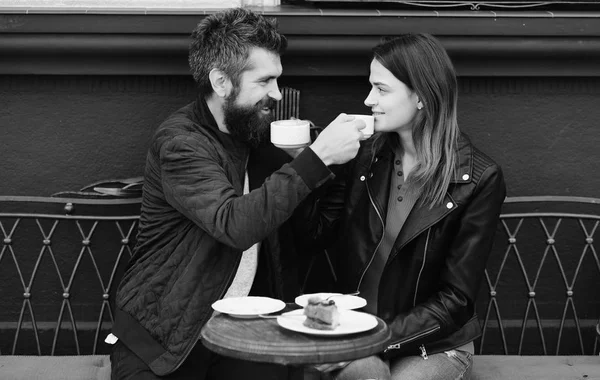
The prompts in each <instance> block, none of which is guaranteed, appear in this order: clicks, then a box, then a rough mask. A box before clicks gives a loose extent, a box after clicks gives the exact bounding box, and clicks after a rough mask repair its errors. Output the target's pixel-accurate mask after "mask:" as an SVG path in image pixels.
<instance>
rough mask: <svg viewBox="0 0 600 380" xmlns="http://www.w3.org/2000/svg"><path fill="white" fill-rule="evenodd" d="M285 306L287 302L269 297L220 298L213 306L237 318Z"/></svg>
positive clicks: (249, 316) (277, 309) (266, 312)
mask: <svg viewBox="0 0 600 380" xmlns="http://www.w3.org/2000/svg"><path fill="white" fill-rule="evenodd" d="M284 307H285V302H283V301H281V300H276V299H274V298H269V297H231V298H224V299H222V300H218V301H217V302H215V303H213V304H212V308H213V309H215V310H216V311H218V312H220V313H225V314H229V315H231V316H232V317H236V318H253V317H256V316H258V314H269V313H274V312H276V311H279V310H281V309H283V308H284Z"/></svg>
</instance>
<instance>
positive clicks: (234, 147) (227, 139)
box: [193, 94, 250, 161]
mask: <svg viewBox="0 0 600 380" xmlns="http://www.w3.org/2000/svg"><path fill="white" fill-rule="evenodd" d="M193 119H194V122H195V123H196V124H198V125H199V126H200V127H201V128H202V129H204V130H205V131H206V132H207V133H209V134H210V135H211V136H212V137H213V138H215V139H216V140H217V141H218V142H219V143H220V144H221V145H222V146H223V148H224V149H225V150H226V151H228V152H230V153H231V154H232V155H234V156H235V157H237V158H240V159H244V161H245V157H247V155H248V153H249V151H250V149H249V147H248V145H247V144H245V143H243V142H241V141H239V140H236V139H234V138H232V137H231V135H230V134H228V133H225V132H223V131H221V130H220V129H219V127H218V125H217V121H216V120H215V117H214V116H213V114H212V113H211V112H210V108H208V104H207V103H206V99H205V97H204V96H203V95H202V94H200V95H198V97H197V99H196V101H195V102H194V104H193Z"/></svg>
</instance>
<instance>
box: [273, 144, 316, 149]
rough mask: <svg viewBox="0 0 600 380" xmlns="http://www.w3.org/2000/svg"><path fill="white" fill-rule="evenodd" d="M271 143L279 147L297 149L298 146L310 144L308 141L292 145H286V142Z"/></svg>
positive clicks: (302, 146)
mask: <svg viewBox="0 0 600 380" xmlns="http://www.w3.org/2000/svg"><path fill="white" fill-rule="evenodd" d="M273 145H275V146H276V147H278V148H280V149H298V148H304V147H307V146H309V145H310V143H304V144H293V145H286V144H275V143H273Z"/></svg>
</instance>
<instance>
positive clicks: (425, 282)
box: [311, 135, 506, 357]
mask: <svg viewBox="0 0 600 380" xmlns="http://www.w3.org/2000/svg"><path fill="white" fill-rule="evenodd" d="M376 137H377V136H374V137H373V138H372V139H369V140H367V141H366V142H365V143H363V146H362V147H361V149H360V151H359V153H358V155H357V157H356V158H355V160H353V161H352V162H351V164H350V165H347V166H345V167H343V168H339V169H340V170H338V171H337V172H338V178H336V180H335V181H334V182H333V183H332V184H331V185H330V186H329V188H328V192H327V196H322V197H321V198H320V200H319V203H318V204H319V209H320V210H319V211H320V216H321V219H320V223H318V225H319V227H318V230H317V231H311V233H313V234H324V231H325V230H331V229H332V226H337V227H336V228H333V230H334V231H337V232H336V233H334V234H331V235H328V236H329V237H330V238H331V236H336V237H335V239H334V241H335V243H334V244H333V246H332V247H330V252H332V253H333V254H334V256H335V262H336V271H337V277H338V285H339V286H340V289H339V290H341V291H343V292H351V291H355V290H358V289H359V288H360V286H361V281H362V279H363V276H364V274H365V272H366V270H367V269H368V268H369V264H370V262H371V260H372V258H373V256H374V255H375V252H376V250H377V248H378V246H379V244H380V243H381V241H382V238H383V232H384V223H385V220H386V213H387V202H388V196H389V191H390V181H391V175H392V172H393V165H394V163H393V159H394V152H393V150H392V149H391V147H390V144H388V143H386V139H387V137H386V136H385V135H380V136H379V138H376ZM458 154H459V158H458V161H457V167H456V171H455V176H454V178H453V179H452V181H451V183H450V186H449V188H448V191H447V194H446V197H445V199H444V201H443V202H442V203H441V204H438V205H436V206H435V207H433V208H430V207H429V206H421V205H419V202H417V204H416V205H415V206H414V208H413V209H412V211H411V212H410V214H409V216H408V219H407V220H406V222H405V224H404V226H403V228H402V230H401V232H400V234H399V236H398V238H397V239H396V242H395V244H394V247H393V248H392V250H391V252H390V255H389V257H388V260H387V262H386V265H385V267H384V269H383V273H382V275H381V280H380V285H379V289H378V290H379V291H378V312H377V314H378V316H379V317H380V318H382V319H383V320H385V321H386V322H387V323H388V324H389V326H390V328H391V329H392V339H391V341H390V342H389V346H388V348H387V349H386V350H385V351H384V353H383V355H384V356H385V357H394V356H398V355H417V354H420V355H423V356H425V355H426V354H427V353H436V352H441V351H445V350H449V349H452V348H456V347H459V346H461V345H463V344H465V343H468V342H470V341H473V340H474V339H476V338H477V337H479V336H480V335H481V329H480V325H479V322H478V319H477V316H476V314H475V298H476V296H477V293H478V291H479V287H480V285H481V281H482V279H483V276H484V270H485V266H486V261H487V259H488V255H489V253H490V250H491V246H492V241H493V237H494V233H495V231H496V226H497V222H498V216H499V214H500V208H501V205H502V202H503V200H504V198H505V194H506V189H505V184H504V178H503V175H502V171H501V169H500V167H499V166H498V165H497V164H496V163H494V161H492V160H491V159H490V158H489V157H487V156H486V155H484V154H483V153H482V152H481V151H479V150H478V149H477V148H475V147H474V146H473V145H472V144H471V143H470V141H469V140H468V139H467V137H466V136H464V135H463V136H461V138H460V140H459V151H458ZM342 173H345V174H342ZM315 214H316V210H315Z"/></svg>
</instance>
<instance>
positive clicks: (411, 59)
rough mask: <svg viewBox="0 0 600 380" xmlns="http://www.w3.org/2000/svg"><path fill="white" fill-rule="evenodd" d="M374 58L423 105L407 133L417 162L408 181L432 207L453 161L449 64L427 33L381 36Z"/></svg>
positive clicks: (454, 91) (453, 93) (454, 90)
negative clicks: (410, 137)
mask: <svg viewBox="0 0 600 380" xmlns="http://www.w3.org/2000/svg"><path fill="white" fill-rule="evenodd" d="M373 55H374V59H376V60H377V61H378V62H379V63H381V64H382V65H383V66H384V67H385V68H386V69H388V70H389V71H390V72H391V73H392V74H394V76H395V77H396V78H398V79H399V80H400V81H402V82H403V83H404V84H405V85H406V86H408V88H410V89H411V90H413V91H415V92H416V93H417V96H418V97H419V100H420V101H421V102H422V103H423V109H422V110H421V111H419V112H418V113H417V118H416V122H415V125H414V126H413V130H412V135H413V142H414V145H415V149H416V151H417V157H418V161H419V163H418V164H417V167H416V168H415V170H414V171H413V172H411V173H410V175H409V178H408V179H407V180H408V181H410V182H413V183H416V185H417V186H420V187H421V191H422V194H423V198H422V200H423V202H422V203H429V204H430V206H431V207H433V206H434V205H435V204H439V203H441V202H442V201H443V200H444V195H445V194H446V191H447V189H448V185H449V183H450V180H451V178H452V176H453V175H454V174H455V173H454V169H455V165H456V161H457V159H458V155H457V151H458V136H459V135H460V131H459V129H458V123H457V118H456V113H457V98H458V85H457V79H456V72H455V71H454V66H453V65H452V61H451V60H450V57H449V56H448V53H447V52H446V50H445V49H444V47H443V46H442V44H441V43H440V42H439V41H438V40H437V39H436V38H434V37H433V36H431V35H429V34H405V35H402V36H399V37H388V38H384V39H383V40H382V42H381V43H380V44H379V45H377V46H376V47H375V48H374V49H373Z"/></svg>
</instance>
